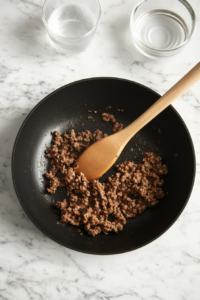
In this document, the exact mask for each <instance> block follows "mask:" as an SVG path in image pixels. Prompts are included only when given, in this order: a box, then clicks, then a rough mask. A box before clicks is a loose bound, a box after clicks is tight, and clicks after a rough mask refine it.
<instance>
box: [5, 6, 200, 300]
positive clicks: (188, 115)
mask: <svg viewBox="0 0 200 300" xmlns="http://www.w3.org/2000/svg"><path fill="white" fill-rule="evenodd" d="M42 2H43V1H42V0H1V3H0V4H1V6H0V7H1V9H0V299H9V300H10V299H20V300H22V299H26V300H27V299H42V300H43V299H48V300H50V299H76V300H83V299H89V300H94V299H98V300H111V299H112V300H121V299H123V300H130V299H137V300H140V299H151V300H153V299H162V300H168V299H170V300H183V299H187V300H199V299H200V199H199V195H200V82H199V83H198V84H196V85H195V86H194V87H192V88H191V89H190V91H188V92H187V93H185V95H184V96H182V97H181V98H180V99H178V100H177V101H176V102H175V103H174V106H175V108H176V109H177V110H178V112H179V113H180V114H181V116H182V117H183V119H184V120H185V122H186V124H187V126H188V128H189V130H190V132H191V135H192V138H193V141H194V146H195V149H196V155H197V175H196V181H195V186H194V189H193V193H192V195H191V199H190V201H189V203H188V205H187V207H186V209H185V210H184V212H183V214H182V215H181V216H180V218H179V219H178V221H177V222H176V223H175V224H174V225H173V226H172V227H171V228H170V229H169V230H168V231H167V232H166V233H165V234H164V235H163V236H161V237H160V238H159V239H157V240H156V241H154V242H152V243H151V244H149V245H147V246H146V247H143V248H142V249H139V250H137V251H133V252H130V253H127V254H122V255H115V256H104V257H102V256H92V255H86V254H82V253H78V252H75V251H71V250H68V249H66V248H64V247H62V246H60V245H58V244H56V243H55V242H53V241H51V240H50V239H49V238H47V237H46V236H44V235H43V234H42V233H41V232H40V231H39V230H38V229H37V228H36V227H35V226H34V225H33V224H32V223H31V221H29V219H28V218H27V216H26V215H25V213H24V212H23V210H22V208H21V206H20V204H19V202H18V200H17V197H16V195H15V192H14V189H13V185H12V180H11V170H10V167H11V153H12V147H13V142H14V139H15V136H16V134H17V131H18V129H19V127H20V126H21V124H22V122H23V120H24V118H25V117H26V115H27V114H28V113H29V111H30V110H31V109H32V108H33V107H34V106H35V105H36V104H37V103H38V102H39V101H40V100H41V99H42V98H43V97H44V96H46V95H47V94H49V93H50V92H52V91H53V90H55V89H57V88H59V87H60V86H62V85H64V84H66V83H69V82H72V81H74V80H78V79H82V78H87V77H93V76H116V77H122V78H128V79H131V80H135V81H138V82H140V83H142V84H144V85H146V86H148V87H150V88H152V89H154V90H156V91H158V92H159V93H160V94H163V93H164V92H165V91H166V90H167V89H168V88H169V87H170V86H172V84H173V83H175V82H176V81H177V80H178V79H179V78H180V77H181V76H182V75H183V74H184V73H186V72H187V71H188V70H189V69H190V68H191V67H192V66H194V65H195V64H196V63H197V62H198V60H199V57H200V56H199V53H200V38H199V33H200V1H199V0H191V1H190V2H191V4H192V5H193V7H194V9H195V11H196V14H197V30H196V34H195V36H194V39H193V41H192V42H191V44H190V45H189V46H188V48H186V49H185V50H184V51H183V52H182V53H180V54H179V55H178V56H176V57H174V58H171V59H170V60H168V61H165V62H157V61H152V60H149V59H147V58H145V57H143V56H142V55H140V54H139V53H138V52H137V51H136V50H135V49H134V46H133V44H132V42H131V36H130V30H129V27H128V23H129V16H130V11H131V9H132V7H133V6H134V3H135V0H101V1H100V2H101V5H102V18H101V21H100V24H99V27H98V30H97V34H96V36H95V39H94V41H93V43H92V45H91V46H90V48H89V49H88V50H87V51H86V52H85V53H82V54H79V55H75V56H72V57H67V56H66V55H62V54H59V53H57V52H56V51H55V50H54V49H52V48H51V47H50V46H49V44H48V41H47V39H46V33H45V29H44V26H43V24H42V21H41V6H42Z"/></svg>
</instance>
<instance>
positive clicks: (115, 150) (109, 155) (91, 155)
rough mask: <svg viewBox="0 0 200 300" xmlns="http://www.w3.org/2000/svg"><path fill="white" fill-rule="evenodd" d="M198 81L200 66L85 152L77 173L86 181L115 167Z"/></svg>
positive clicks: (199, 78) (78, 161) (79, 161)
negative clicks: (132, 143)
mask: <svg viewBox="0 0 200 300" xmlns="http://www.w3.org/2000/svg"><path fill="white" fill-rule="evenodd" d="M198 80H200V62H199V63H198V64H197V65H196V66H195V67H194V68H193V69H192V70H191V71H190V72H189V73H187V74H186V75H185V76H184V77H183V78H182V79H181V80H180V81H178V82H177V83H176V84H175V85H174V86H173V87H172V88H171V89H170V90H169V91H168V92H166V94H164V95H163V96H162V97H161V98H160V99H158V100H157V101H156V102H155V103H154V104H153V105H152V106H151V107H150V108H149V109H148V110H146V111H145V112H144V113H143V114H142V115H141V116H140V117H139V118H138V119H136V120H135V121H134V122H133V123H131V124H130V125H129V126H127V127H126V128H125V129H123V130H121V131H119V132H117V133H115V134H112V135H110V136H108V137H106V138H103V139H102V140H99V141H97V142H96V143H94V144H93V145H92V146H90V147H89V148H88V149H87V150H85V151H84V152H83V154H82V155H81V156H80V157H79V158H78V160H77V163H78V165H79V167H78V168H77V170H76V172H77V173H79V172H83V173H84V174H85V176H86V178H87V179H88V180H93V179H96V178H99V177H101V176H102V175H103V174H104V173H105V172H106V171H107V170H108V169H109V168H110V167H111V166H112V165H113V164H114V163H115V161H116V160H117V159H118V157H119V155H120V154H121V152H122V150H123V149H124V147H125V146H126V144H127V143H128V141H129V140H130V139H131V138H132V137H133V136H134V135H135V134H136V133H137V132H138V131H139V130H140V129H141V128H143V127H144V126H145V125H146V124H147V123H149V122H150V121H151V120H152V119H153V118H155V117H156V116H157V115H158V114H159V113H160V112H162V111H163V110H164V109H165V108H166V107H168V106H169V105H170V104H171V103H172V102H173V101H174V100H175V99H177V98H178V97H179V96H181V95H182V94H183V93H184V92H185V91H187V90H188V89H189V88H190V87H191V86H192V85H194V84H195V83H196V82H197V81H198Z"/></svg>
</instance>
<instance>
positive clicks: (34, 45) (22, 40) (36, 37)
mask: <svg viewBox="0 0 200 300" xmlns="http://www.w3.org/2000/svg"><path fill="white" fill-rule="evenodd" d="M11 34H12V38H13V43H14V44H15V53H17V54H18V55H19V56H20V57H23V59H24V58H26V57H30V56H35V57H38V58H40V57H44V56H45V57H46V58H48V56H49V55H50V56H53V55H55V54H60V53H59V52H58V53H57V51H56V50H55V49H54V48H53V47H52V46H51V45H50V42H49V40H48V35H47V32H46V29H45V27H44V24H43V22H42V20H41V18H39V17H38V18H28V17H27V18H26V19H25V20H23V22H21V23H17V24H16V26H15V27H14V30H13V32H12V33H11ZM61 55H62V54H61Z"/></svg>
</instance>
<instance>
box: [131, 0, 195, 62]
mask: <svg viewBox="0 0 200 300" xmlns="http://www.w3.org/2000/svg"><path fill="white" fill-rule="evenodd" d="M195 23H196V17H195V13H194V10H193V8H192V7H191V5H190V4H189V3H188V2H187V1H186V0H142V1H140V2H139V3H138V4H137V5H136V6H135V8H134V9H133V11H132V14H131V19H130V27H131V33H132V36H133V40H134V43H135V46H136V47H137V49H138V50H139V51H140V52H141V53H143V54H144V55H146V56H148V57H151V58H154V59H156V58H162V57H168V56H172V55H174V54H177V53H178V52H180V51H181V50H182V49H183V48H184V47H185V46H186V45H187V44H188V42H189V41H190V40H191V37H192V36H193V34H194V29H195Z"/></svg>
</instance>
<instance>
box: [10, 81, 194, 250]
mask: <svg viewBox="0 0 200 300" xmlns="http://www.w3.org/2000/svg"><path fill="white" fill-rule="evenodd" d="M159 97H160V96H159V95H158V94H157V93H155V92H154V91H152V90H150V89H148V88H146V87H144V86H142V85H140V84H138V83H135V82H132V81H128V80H123V79H118V78H93V79H86V80H81V81H78V82H74V83H72V84H69V85H66V86H64V87H62V88H60V89H58V90H56V91H55V92H53V93H52V94H50V95H48V96H47V97H46V98H45V99H44V100H42V101H41V102H40V103H39V104H38V105H37V106H36V107H35V108H34V109H33V110H32V111H31V113H30V114H29V115H28V117H27V118H26V120H25V121H24V123H23V125H22V127H21V129H20V131H19V133H18V136H17V138H16V141H15V145H14V149H13V160H12V174H13V182H14V186H15V190H16V193H17V196H18V198H19V201H20V203H21V205H22V207H23V208H24V210H25V212H26V213H27V215H28V216H29V218H30V219H31V220H32V221H33V223H34V224H35V225H36V226H37V227H38V228H39V229H40V230H41V231H42V232H44V233H45V234H46V235H47V236H49V237H50V238H52V239H53V240H55V241H56V242H58V243H60V244H62V245H64V246H66V247H68V248H71V249H74V250H77V251H81V252H85V253H91V254H116V253H123V252H127V251H130V250H134V249H137V248H139V247H141V246H144V245H145V244H148V243H149V242H151V241H153V240H154V239H156V238H157V237H159V236H160V235H161V234H163V233H164V232H165V231H166V230H167V229H168V228H169V227H170V226H171V225H172V224H173V223H174V221H175V220H176V219H177V218H178V216H179V215H180V213H181V212H182V210H183V209H184V207H185V205H186V203H187V201H188V199H189V196H190V193H191V190H192V187H193V182H194V177H195V154H194V148H193V144H192V140H191V137H190V134H189V132H188V130H187V128H186V126H185V124H184V122H183V120H182V119H181V117H180V116H179V115H178V113H177V112H176V110H175V109H174V108H173V107H172V106H170V107H168V108H167V109H166V110H165V111H164V112H162V113H161V114H160V115H159V116H157V117H156V118H155V119H154V120H153V121H151V122H150V123H149V124H148V125H146V126H145V127H144V128H143V129H142V130H141V131H140V132H139V133H138V134H137V135H136V136H135V137H134V138H133V139H132V140H131V141H130V142H129V143H128V145H127V146H126V148H125V149H124V151H123V153H122V155H121V156H120V158H119V159H118V162H123V161H125V160H133V161H135V162H141V160H142V157H143V154H144V152H146V151H152V152H154V153H157V154H159V155H161V156H162V158H163V162H164V163H166V164H167V166H168V168H169V174H168V175H167V176H165V177H164V181H165V185H164V191H165V192H167V194H166V196H165V197H164V198H163V199H161V201H160V203H159V205H157V206H156V207H154V208H149V209H147V210H146V211H145V212H144V213H143V214H142V215H141V216H138V217H137V218H135V219H129V220H128V222H127V225H126V226H124V229H123V231H122V232H119V233H118V234H115V233H110V234H108V235H104V234H99V235H97V236H96V237H94V238H93V237H91V236H89V235H88V234H87V233H86V232H85V231H84V229H83V228H84V227H81V229H82V231H83V233H84V234H83V235H82V236H80V234H79V232H78V230H77V229H78V228H77V227H74V226H72V225H70V224H66V225H62V224H60V223H59V217H60V212H59V211H58V210H56V209H55V208H54V207H53V203H55V202H56V201H58V200H59V201H60V200H62V199H64V198H65V197H66V194H65V188H61V189H59V190H58V191H57V192H56V193H55V194H54V195H49V194H48V193H46V191H45V190H46V187H47V186H48V184H49V182H48V180H47V179H46V178H45V177H44V173H45V172H46V171H47V169H48V168H49V165H48V162H47V160H46V159H45V158H44V151H45V149H46V147H47V146H50V144H51V140H52V134H51V132H55V131H56V130H59V131H61V132H65V131H68V130H69V129H71V128H74V129H75V131H76V132H78V131H82V130H86V129H88V130H90V131H94V130H96V129H97V128H98V129H100V130H102V131H103V132H106V133H108V134H111V133H112V131H111V127H112V125H111V124H110V123H105V122H103V121H102V119H101V113H102V112H107V111H108V112H110V113H113V114H114V116H115V118H116V119H117V121H119V122H122V123H123V124H124V126H127V125H128V124H130V123H131V122H133V121H134V120H135V119H136V118H137V117H138V116H140V115H141V114H142V113H143V112H144V111H145V110H146V109H147V108H148V107H150V106H151V105H152V104H153V103H154V102H155V101H156V100H157V99H158V98H159ZM109 105H110V106H112V109H110V110H106V107H108V106H109ZM117 108H121V109H123V110H124V112H118V111H117ZM88 110H92V111H94V110H97V111H98V114H93V113H88ZM89 115H93V116H94V121H91V120H88V119H87V117H88V116H89ZM80 116H82V119H80ZM81 123H84V126H82V125H81ZM158 129H160V130H161V133H159V132H158ZM160 130H159V131H160ZM158 141H160V143H159V144H158ZM156 149H157V150H156ZM175 155H177V157H176V156H175ZM114 172H115V169H114V168H111V169H110V170H109V171H108V172H107V173H106V174H105V175H104V176H103V177H102V178H101V181H103V180H105V179H106V178H107V177H108V176H109V175H110V174H114Z"/></svg>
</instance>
